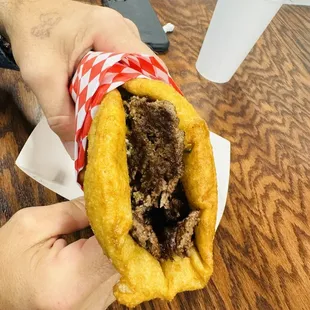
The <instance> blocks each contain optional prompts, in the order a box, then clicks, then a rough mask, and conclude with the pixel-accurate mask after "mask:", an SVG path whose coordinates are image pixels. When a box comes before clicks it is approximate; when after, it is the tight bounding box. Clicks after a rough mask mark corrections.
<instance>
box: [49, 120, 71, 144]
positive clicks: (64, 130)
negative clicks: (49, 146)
mask: <svg viewBox="0 0 310 310" xmlns="http://www.w3.org/2000/svg"><path fill="white" fill-rule="evenodd" d="M47 121H48V124H49V126H50V128H51V129H52V130H53V131H54V132H55V133H56V134H57V135H58V136H59V137H60V139H61V140H62V141H73V140H74V119H72V118H71V117H70V116H67V115H63V116H62V115H58V116H53V117H48V118H47Z"/></svg>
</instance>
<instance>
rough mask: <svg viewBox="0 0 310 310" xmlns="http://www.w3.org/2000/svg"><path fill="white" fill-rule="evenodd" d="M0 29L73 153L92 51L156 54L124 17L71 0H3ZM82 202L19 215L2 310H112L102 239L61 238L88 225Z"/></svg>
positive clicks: (1, 237)
mask: <svg viewBox="0 0 310 310" xmlns="http://www.w3.org/2000/svg"><path fill="white" fill-rule="evenodd" d="M0 32H1V33H2V34H3V35H4V36H6V38H7V39H8V40H9V41H10V42H11V45H12V49H13V54H14V58H15V60H16V62H17V64H18V66H19V68H20V70H21V74H22V77H23V79H24V81H25V82H26V83H27V84H28V85H29V87H30V88H31V89H32V91H33V92H34V94H35V96H36V97H37V99H38V102H39V103H40V105H41V107H42V109H43V111H44V114H45V116H46V117H47V120H48V122H49V125H50V127H51V128H52V129H53V130H54V131H55V132H56V133H57V134H58V135H59V137H60V139H61V140H62V141H63V143H64V145H65V146H66V148H67V150H68V151H69V153H70V151H71V149H72V146H73V142H72V141H73V139H74V105H73V102H72V100H71V98H70V95H69V93H68V85H69V81H70V79H71V77H72V75H73V73H74V71H75V69H76V67H77V65H78V63H79V61H80V60H81V59H82V57H83V56H84V55H85V54H86V53H87V52H88V51H89V50H95V51H104V52H137V53H146V54H153V52H152V51H151V50H150V49H149V48H148V47H147V46H146V45H145V44H143V43H142V42H141V40H140V37H139V33H138V30H137V28H136V26H135V25H134V24H133V23H132V22H131V21H129V20H127V19H124V18H123V17H122V16H121V15H120V14H119V13H117V12H115V11H113V10H111V9H108V8H103V7H98V6H91V5H87V4H83V3H79V2H75V1H69V0H53V1H50V0H0ZM88 225H89V223H88V219H87V216H86V214H85V209H84V202H83V200H75V201H71V202H65V203H61V204H56V205H52V206H44V207H30V208H26V209H23V210H21V211H19V212H17V213H16V214H15V215H14V216H13V217H12V218H11V219H10V220H9V221H8V223H6V224H5V225H4V226H3V227H1V228H0V244H1V247H0V262H1V264H0V279H1V281H0V292H1V294H0V309H7V310H11V309H12V310H13V309H38V310H40V309H44V310H49V309H58V310H62V309H74V310H76V309H92V310H96V309H105V308H107V307H108V305H109V304H110V303H111V302H113V301H114V297H113V294H112V287H113V285H114V284H115V283H116V282H117V281H118V274H117V273H116V272H115V270H114V269H113V267H112V266H111V264H110V263H109V261H108V259H107V258H106V257H105V256H104V255H103V253H102V250H101V248H100V246H99V244H98V242H97V241H96V239H95V237H92V238H90V239H88V240H84V239H81V240H78V241H76V242H74V243H72V244H70V245H67V244H66V242H65V241H64V240H63V239H62V238H61V235H63V234H67V233H71V232H74V231H77V230H79V229H82V228H84V227H86V226H88Z"/></svg>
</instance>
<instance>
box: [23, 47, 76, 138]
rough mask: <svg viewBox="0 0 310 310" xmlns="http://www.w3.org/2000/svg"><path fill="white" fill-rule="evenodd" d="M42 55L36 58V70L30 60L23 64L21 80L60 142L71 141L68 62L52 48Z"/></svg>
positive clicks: (72, 135)
mask: <svg viewBox="0 0 310 310" xmlns="http://www.w3.org/2000/svg"><path fill="white" fill-rule="evenodd" d="M43 56H44V57H39V58H38V60H37V63H36V69H35V70H34V68H33V65H32V64H31V65H30V63H31V62H29V63H27V62H24V63H23V64H22V67H21V73H22V76H23V79H24V80H25V82H26V83H27V84H28V85H29V86H30V88H31V89H32V90H33V92H34V94H35V95H36V97H37V99H38V102H39V104H40V106H41V107H42V110H43V112H44V114H45V116H46V118H47V120H48V123H49V125H50V127H51V129H52V130H53V131H54V132H55V133H56V134H57V135H58V136H59V137H60V139H61V140H62V141H63V142H67V141H74V134H75V112H74V104H73V101H72V99H71V97H70V94H69V91H68V86H69V80H68V64H67V63H65V62H64V60H62V59H61V57H60V56H59V55H58V53H56V52H55V51H48V52H46V53H45V54H44V55H43ZM47 59H48V60H49V61H47Z"/></svg>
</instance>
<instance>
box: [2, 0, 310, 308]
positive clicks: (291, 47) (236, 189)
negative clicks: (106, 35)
mask: <svg viewBox="0 0 310 310" xmlns="http://www.w3.org/2000/svg"><path fill="white" fill-rule="evenodd" d="M92 2H96V1H95V0H94V1H92ZM152 4H153V5H154V7H155V9H156V11H157V13H158V15H159V17H160V20H161V21H162V23H166V22H172V23H174V24H175V25H176V29H175V31H174V33H172V34H170V35H169V38H170V41H171V47H170V50H169V52H168V53H167V54H166V55H164V56H162V59H163V60H164V61H165V62H166V64H167V65H168V67H169V68H170V71H171V74H172V76H173V77H174V79H175V80H176V82H177V83H178V84H179V85H180V86H181V88H182V90H183V91H184V93H185V95H186V96H187V98H188V99H189V100H190V101H191V102H192V103H193V104H194V105H195V106H196V108H197V109H198V111H199V112H200V113H201V115H202V116H203V117H204V118H205V120H206V121H207V122H208V124H209V127H210V129H211V130H212V131H213V132H215V133H217V134H220V135H221V136H223V137H224V138H226V139H228V140H230V141H231V144H232V145H231V146H232V154H231V177H230V190H229V196H228V200H227V207H226V211H225V214H224V217H223V219H222V222H221V225H220V227H219V229H218V231H217V234H216V238H215V242H214V267H215V269H214V274H213V277H212V279H211V280H210V282H209V284H208V286H207V288H206V289H204V290H201V291H196V292H190V293H184V294H180V295H179V296H178V297H177V298H175V300H174V301H173V302H171V303H170V304H168V303H165V302H161V301H154V302H150V303H145V304H143V305H142V306H141V307H138V309H156V310H157V309H262V310H267V309H296V310H301V309H305V310H306V309H310V294H309V293H310V209H309V208H310V112H309V110H310V10H309V9H308V8H304V7H288V6H284V7H283V8H282V9H281V11H280V13H279V14H278V15H277V17H276V18H275V19H274V21H273V22H272V24H271V25H270V27H269V28H268V30H267V31H266V32H265V33H264V35H263V36H262V38H261V39H260V40H259V42H258V44H257V45H256V46H255V48H254V50H253V51H252V52H251V53H250V55H249V56H248V58H247V59H246V61H245V62H244V63H243V65H242V67H241V68H240V69H239V70H238V72H237V74H236V75H235V76H234V77H233V79H232V80H231V81H230V82H229V83H227V84H225V85H217V84H214V83H211V82H208V81H206V80H205V79H203V78H202V77H200V76H199V74H198V73H197V72H196V70H195V61H196V59H197V56H198V52H199V48H200V45H201V42H202V39H203V37H204V34H205V31H206V29H207V26H208V24H209V22H210V18H211V16H212V12H213V9H214V6H215V1H214V0H194V1H190V0H183V1H179V0H165V1H163V0H152ZM0 85H1V86H0V87H1V94H0V139H1V141H0V143H1V148H0V203H1V206H0V226H1V225H2V224H4V223H5V222H6V220H8V218H9V217H10V216H11V215H12V214H13V213H14V212H15V211H17V210H18V209H19V208H23V207H27V206H32V205H38V204H50V203H54V202H56V201H58V200H59V199H60V198H59V197H57V196H56V195H55V194H54V193H52V192H50V191H49V190H47V189H45V188H43V187H42V186H40V185H38V184H37V183H36V182H34V181H33V180H31V179H30V178H29V177H27V176H26V175H25V174H23V173H22V172H21V171H19V169H18V168H17V167H16V166H14V160H15V158H16V157H17V155H18V153H19V151H20V150H21V148H22V146H23V144H24V142H25V141H26V139H27V137H28V136H29V134H30V132H31V130H32V128H33V125H32V124H34V123H36V122H37V120H38V117H39V114H40V112H39V109H38V107H37V104H36V101H35V100H34V98H33V95H32V94H31V92H30V90H29V89H28V88H27V87H26V86H25V85H24V84H23V82H22V80H21V78H20V75H19V73H15V72H9V71H4V70H2V71H1V72H0ZM14 103H17V104H14ZM25 104H26V105H27V106H25ZM18 106H19V107H20V108H18ZM24 115H26V118H25V117H24ZM27 119H28V121H27ZM29 120H30V121H29ZM31 123H32V124H31ZM111 309H124V308H122V307H121V306H119V305H117V304H116V303H115V304H113V305H112V306H111Z"/></svg>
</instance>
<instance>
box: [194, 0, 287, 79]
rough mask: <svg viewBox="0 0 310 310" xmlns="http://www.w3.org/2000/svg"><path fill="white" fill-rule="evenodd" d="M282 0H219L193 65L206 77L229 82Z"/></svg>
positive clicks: (279, 6)
mask: <svg viewBox="0 0 310 310" xmlns="http://www.w3.org/2000/svg"><path fill="white" fill-rule="evenodd" d="M284 1H285V0H218V2H217V5H216V8H215V11H214V14H213V17H212V20H211V23H210V26H209V29H208V31H207V34H206V37H205V39H204V42H203V44H202V47H201V50H200V53H199V56H198V60H197V63H196V68H197V70H198V72H199V73H200V74H201V75H202V76H203V77H205V78H206V79H208V80H210V81H212V82H216V83H226V82H228V81H229V80H230V79H231V78H232V76H233V75H234V73H235V72H236V71H237V69H238V68H239V66H240V65H241V63H242V62H243V60H244V59H245V58H246V56H247V55H248V53H249V52H250V51H251V49H252V47H253V46H254V45H255V43H256V41H257V40H258V39H259V37H260V36H261V34H262V33H263V32H264V30H265V29H266V28H267V26H268V25H269V23H270V22H271V20H272V19H273V17H274V16H275V15H276V14H277V12H278V11H279V9H280V8H281V6H282V4H283V3H284Z"/></svg>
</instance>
